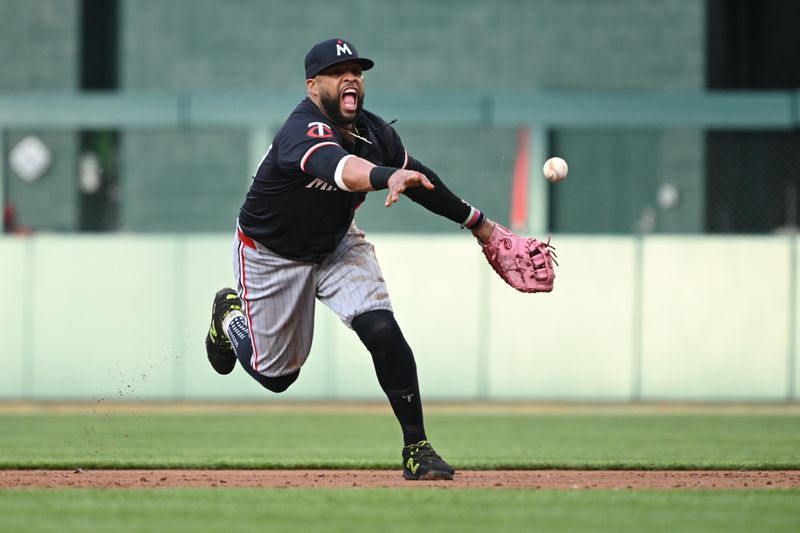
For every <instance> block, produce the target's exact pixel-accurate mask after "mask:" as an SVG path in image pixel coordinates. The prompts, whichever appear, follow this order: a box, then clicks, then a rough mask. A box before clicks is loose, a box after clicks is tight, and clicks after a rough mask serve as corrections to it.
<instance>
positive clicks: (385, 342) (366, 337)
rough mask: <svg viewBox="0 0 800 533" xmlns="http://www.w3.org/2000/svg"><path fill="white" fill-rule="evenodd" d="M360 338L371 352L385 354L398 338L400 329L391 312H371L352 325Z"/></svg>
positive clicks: (357, 319) (358, 318)
mask: <svg viewBox="0 0 800 533" xmlns="http://www.w3.org/2000/svg"><path fill="white" fill-rule="evenodd" d="M351 325H352V326H353V329H354V330H355V332H356V334H358V338H359V339H361V342H362V343H364V346H366V347H367V349H368V350H369V351H370V352H373V353H374V352H385V351H386V350H388V349H389V348H390V347H391V345H392V343H393V342H394V341H395V340H396V339H397V337H398V336H400V337H402V334H401V333H400V327H399V326H398V325H397V321H396V320H395V319H394V314H393V313H392V312H391V311H386V310H379V311H369V312H367V313H364V314H361V315H358V316H357V317H356V318H354V319H353V322H352V323H351Z"/></svg>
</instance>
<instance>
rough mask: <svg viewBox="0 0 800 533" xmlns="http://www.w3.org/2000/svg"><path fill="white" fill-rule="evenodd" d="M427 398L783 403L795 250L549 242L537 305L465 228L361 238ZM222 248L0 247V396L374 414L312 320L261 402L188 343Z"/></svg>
mask: <svg viewBox="0 0 800 533" xmlns="http://www.w3.org/2000/svg"><path fill="white" fill-rule="evenodd" d="M371 240H372V241H373V242H374V243H375V245H376V248H377V253H378V257H379V259H380V261H381V263H382V266H383V270H384V274H385V276H386V278H387V280H388V283H389V288H390V290H391V292H392V296H393V301H394V304H395V312H396V314H397V317H398V320H399V322H400V325H401V326H402V327H403V330H404V332H405V334H406V337H407V339H408V341H409V343H410V344H411V346H412V348H413V349H414V351H415V354H416V358H417V365H418V368H419V371H420V382H421V386H422V393H423V396H424V397H425V398H427V399H439V400H445V399H448V400H449V399H464V400H473V399H487V400H595V399H597V400H610V401H617V400H622V401H624V400H631V399H634V400H636V399H643V400H768V401H781V400H787V399H791V400H798V390H797V383H798V382H799V381H800V369H799V368H798V365H797V364H796V359H797V353H798V348H799V347H800V338H799V337H798V329H800V328H798V324H797V321H798V318H797V317H798V308H800V294H798V286H797V279H798V275H799V274H800V270H799V269H800V266H799V265H800V262H799V261H798V246H797V237H794V236H774V237H699V236H698V237H674V236H652V237H645V238H640V237H630V236H627V237H626V236H614V237H585V236H576V235H557V236H555V237H554V243H555V245H556V246H557V247H558V252H557V253H558V259H559V262H560V263H561V266H560V267H559V268H558V270H557V274H558V278H557V280H556V289H555V291H554V292H553V293H552V294H538V295H525V294H519V293H516V292H514V291H513V290H512V289H511V288H509V287H507V286H506V285H504V284H503V283H502V282H501V281H500V280H499V279H498V278H497V277H496V276H495V274H494V273H493V272H492V271H491V270H490V268H489V267H488V266H487V265H486V264H485V262H484V260H483V257H482V255H481V254H480V251H479V249H478V247H477V245H476V244H475V242H474V240H473V239H472V238H470V237H469V235H468V234H466V232H460V233H457V234H455V235H447V236H443V235H424V236H421V235H410V234H409V235H401V234H394V235H392V234H374V235H373V236H372V238H371ZM229 255H230V238H229V236H228V235H219V234H214V235H201V236H197V235H195V236H185V235H148V236H143V235H136V236H133V235H115V236H113V237H109V236H103V237H101V236H77V235H76V236H61V235H58V236H56V235H37V236H35V237H31V238H11V237H5V238H0V265H2V276H0V293H1V294H3V295H4V296H5V303H4V305H2V306H0V332H1V333H2V335H1V336H0V338H1V339H2V344H1V346H2V347H1V348H0V350H1V351H2V358H1V359H0V398H2V399H29V400H30V399H32V400H46V399H83V400H87V399H88V400H139V399H159V400H160V399H164V400H172V399H254V400H255V399H265V400H269V401H275V400H276V399H291V400H299V399H309V400H319V399H379V398H381V397H382V395H381V391H380V389H379V387H378V385H377V382H376V379H375V377H374V373H373V369H372V363H371V361H370V357H369V354H368V353H367V352H366V350H365V349H364V348H363V347H361V345H360V344H359V342H358V339H357V337H356V336H355V334H354V333H353V332H352V331H350V330H348V329H347V328H346V327H344V326H343V325H342V324H341V323H340V322H339V321H338V319H337V318H336V317H335V316H334V315H333V314H332V313H331V312H330V311H329V310H327V309H326V308H324V306H321V305H320V306H319V308H318V310H317V325H316V334H315V339H314V345H313V349H312V353H311V356H310V358H309V362H308V363H307V365H306V367H305V368H304V370H303V372H302V374H301V377H300V379H299V380H298V382H297V383H296V384H295V385H294V386H293V387H292V388H291V389H290V390H289V391H288V392H287V393H285V394H283V395H280V396H277V395H274V394H271V393H267V392H266V391H263V390H262V389H260V387H259V386H258V385H257V384H255V382H253V381H252V380H251V379H250V378H249V377H248V376H246V375H245V373H244V372H242V371H241V370H240V369H237V370H236V371H235V372H234V373H233V374H231V375H229V376H224V377H222V376H218V375H216V374H215V373H214V372H213V371H212V370H211V368H210V367H209V365H208V364H207V362H206V361H205V353H204V349H203V338H204V335H205V331H206V328H207V326H208V319H209V311H210V304H211V299H212V296H213V293H214V292H215V291H216V290H217V289H218V288H220V287H221V286H224V285H230V284H231V280H232V273H231V267H230V262H229Z"/></svg>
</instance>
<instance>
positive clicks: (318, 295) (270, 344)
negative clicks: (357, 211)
mask: <svg viewBox="0 0 800 533" xmlns="http://www.w3.org/2000/svg"><path fill="white" fill-rule="evenodd" d="M233 271H234V277H235V279H236V283H237V290H238V293H239V297H240V298H241V299H242V304H243V310H244V313H245V317H246V319H247V325H248V327H249V330H250V340H251V342H252V345H253V354H252V356H251V358H250V364H251V365H252V367H253V368H254V369H255V370H256V371H257V372H259V373H260V374H262V375H264V376H267V377H279V376H285V375H287V374H291V373H292V372H295V371H297V370H299V369H300V367H301V366H303V364H304V363H305V362H306V359H307V358H308V354H309V352H310V351H311V342H312V340H313V337H314V307H315V303H316V300H317V299H319V300H320V301H321V302H322V303H323V304H325V305H326V306H328V307H329V308H330V309H331V310H332V311H333V312H334V313H336V314H337V315H338V316H339V318H340V319H341V320H342V322H344V323H345V325H347V326H348V327H350V322H351V321H352V320H353V319H354V318H355V317H357V316H359V315H361V314H363V313H366V312H368V311H377V310H379V309H385V310H389V311H391V310H392V304H391V301H390V299H389V292H388V290H387V288H386V283H385V282H384V279H383V274H382V273H381V269H380V266H379V265H378V260H377V258H376V257H375V249H374V247H373V245H372V244H371V243H369V242H368V241H367V240H366V239H365V238H364V232H363V231H361V230H360V229H358V228H357V227H356V225H355V222H353V223H352V224H351V226H350V228H349V230H348V232H347V233H346V234H345V236H344V238H343V239H342V241H341V242H340V243H339V245H338V246H337V247H336V249H335V250H334V251H333V252H332V253H331V254H330V255H329V256H328V257H326V258H325V260H324V261H323V262H322V263H319V264H317V263H307V262H302V261H294V260H291V259H286V258H285V257H281V256H280V255H278V254H276V253H274V252H272V251H270V250H269V249H267V248H266V247H264V246H262V245H261V244H260V243H257V242H255V241H253V240H252V239H249V238H247V237H246V236H244V235H243V234H242V233H241V232H240V231H239V230H238V227H237V231H236V235H235V237H234V240H233Z"/></svg>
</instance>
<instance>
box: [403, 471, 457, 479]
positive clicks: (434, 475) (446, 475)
mask: <svg viewBox="0 0 800 533" xmlns="http://www.w3.org/2000/svg"><path fill="white" fill-rule="evenodd" d="M403 477H404V478H406V479H408V480H410V481H452V479H453V474H451V473H450V472H445V471H444V470H431V471H430V472H426V473H424V474H422V475H420V476H415V475H414V474H411V473H409V472H405V471H404V472H403Z"/></svg>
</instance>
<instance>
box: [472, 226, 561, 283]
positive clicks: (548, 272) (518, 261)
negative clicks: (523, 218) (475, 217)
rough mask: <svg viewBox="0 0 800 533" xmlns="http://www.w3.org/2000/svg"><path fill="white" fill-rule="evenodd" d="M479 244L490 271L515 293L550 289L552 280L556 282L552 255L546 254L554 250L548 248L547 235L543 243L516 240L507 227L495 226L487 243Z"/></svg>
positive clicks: (515, 236) (517, 238) (527, 239)
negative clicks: (490, 266)
mask: <svg viewBox="0 0 800 533" xmlns="http://www.w3.org/2000/svg"><path fill="white" fill-rule="evenodd" d="M478 242H480V241H478ZM480 245H481V248H483V255H485V256H486V260H487V261H489V264H490V265H492V268H493V269H494V271H495V272H497V274H498V275H499V276H500V277H501V278H503V281H505V282H506V283H508V284H509V285H511V286H512V287H514V288H515V289H517V290H518V291H520V292H550V291H552V290H553V281H554V280H555V279H556V273H555V270H553V262H554V259H553V258H554V257H555V255H556V254H555V253H552V252H551V251H550V249H553V250H555V248H554V247H553V246H550V237H549V236H548V237H547V242H541V241H537V240H536V239H529V238H527V237H520V236H519V235H517V234H515V233H514V232H512V231H510V230H509V229H508V228H505V227H503V226H501V225H500V224H495V226H494V229H493V230H492V233H491V234H490V235H489V240H487V241H486V242H484V243H480ZM556 264H558V263H556Z"/></svg>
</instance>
